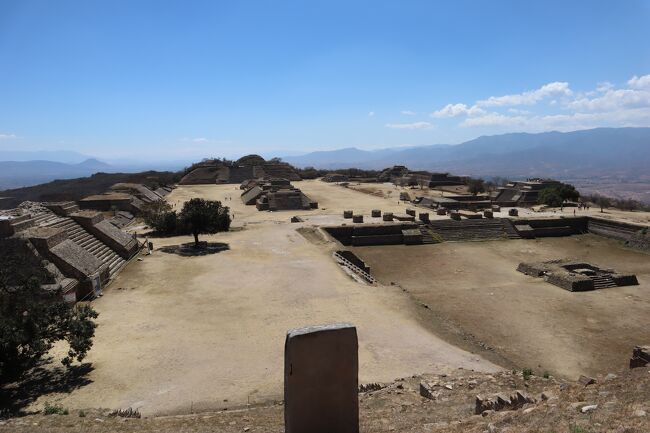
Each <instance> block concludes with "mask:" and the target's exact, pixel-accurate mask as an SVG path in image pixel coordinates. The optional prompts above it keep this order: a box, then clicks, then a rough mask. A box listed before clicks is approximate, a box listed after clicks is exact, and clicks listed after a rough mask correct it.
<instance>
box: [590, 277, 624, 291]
mask: <svg viewBox="0 0 650 433" xmlns="http://www.w3.org/2000/svg"><path fill="white" fill-rule="evenodd" d="M589 278H591V280H592V281H593V282H594V289H608V288H610V287H617V286H616V283H615V282H614V279H613V278H612V276H611V275H608V274H599V275H590V276H589Z"/></svg>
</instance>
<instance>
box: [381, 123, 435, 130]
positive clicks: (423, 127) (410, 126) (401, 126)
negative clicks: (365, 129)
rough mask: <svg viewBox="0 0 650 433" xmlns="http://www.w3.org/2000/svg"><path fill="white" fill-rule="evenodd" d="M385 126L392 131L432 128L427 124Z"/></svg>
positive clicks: (390, 124) (389, 124) (392, 124)
mask: <svg viewBox="0 0 650 433" xmlns="http://www.w3.org/2000/svg"><path fill="white" fill-rule="evenodd" d="M385 126H386V128H392V129H429V128H432V127H433V125H432V124H431V123H429V122H413V123H387V124H386V125H385Z"/></svg>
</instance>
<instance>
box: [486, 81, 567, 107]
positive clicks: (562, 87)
mask: <svg viewBox="0 0 650 433" xmlns="http://www.w3.org/2000/svg"><path fill="white" fill-rule="evenodd" d="M572 93H573V92H572V91H571V89H570V88H569V83H566V82H560V81H554V82H552V83H548V84H544V85H543V86H542V87H540V88H539V89H536V90H529V91H527V92H523V93H515V94H512V95H504V96H490V97H489V98H488V99H484V100H481V101H478V102H477V103H476V105H478V106H481V107H503V106H508V105H535V104H537V103H538V102H539V101H541V100H543V99H545V98H547V97H551V96H571V94H572Z"/></svg>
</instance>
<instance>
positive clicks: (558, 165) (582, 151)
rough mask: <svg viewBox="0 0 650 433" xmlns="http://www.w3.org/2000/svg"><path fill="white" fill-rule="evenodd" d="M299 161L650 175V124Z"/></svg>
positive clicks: (297, 159) (492, 172) (296, 160)
mask: <svg viewBox="0 0 650 433" xmlns="http://www.w3.org/2000/svg"><path fill="white" fill-rule="evenodd" d="M283 160H284V161H286V162H289V163H291V164H293V165H296V166H298V167H308V166H313V167H316V168H323V169H334V168H348V167H357V168H365V169H382V168H385V167H389V166H393V165H406V166H407V167H409V168H411V169H415V170H434V171H450V172H453V173H455V174H468V175H473V176H502V177H533V176H545V177H558V178H574V177H590V176H624V177H630V176H632V177H636V176H643V175H647V174H648V172H649V171H650V170H649V169H648V167H650V128H597V129H590V130H583V131H574V132H564V133H563V132H544V133H539V134H528V133H513V134H503V135H493V136H483V137H479V138H476V139H474V140H470V141H467V142H464V143H462V144H456V145H445V144H438V145H431V146H421V147H410V148H396V149H382V150H376V151H365V150H360V149H356V148H346V149H340V150H333V151H325V152H313V153H308V154H306V155H302V156H289V157H286V158H283Z"/></svg>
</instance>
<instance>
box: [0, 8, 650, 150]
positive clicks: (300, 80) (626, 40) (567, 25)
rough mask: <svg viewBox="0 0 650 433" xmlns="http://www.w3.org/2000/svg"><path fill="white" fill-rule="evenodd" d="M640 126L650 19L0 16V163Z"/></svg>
mask: <svg viewBox="0 0 650 433" xmlns="http://www.w3.org/2000/svg"><path fill="white" fill-rule="evenodd" d="M595 126H650V1H635V0H629V1H607V2H605V1H567V0H565V1H514V0H513V1H479V0H477V1H473V2H469V1H453V2H452V1H447V2H444V3H443V2H441V1H439V2H435V1H408V0H400V1H377V0H374V1H351V0H348V1H337V0H328V1H310V2H305V1H230V2H226V1H177V2H164V1H138V0H130V1H119V0H111V1H98V0H86V1H76V2H75V1H65V0H59V1H30V0H17V1H11V0H0V150H9V149H11V150H17V149H23V150H44V149H47V150H53V149H67V150H75V151H79V152H84V153H86V154H92V155H97V156H100V157H104V158H144V157H145V155H147V154H148V155H151V156H147V158H152V159H157V160H164V159H173V158H184V159H188V158H189V159H192V158H196V157H203V156H220V155H225V156H235V155H238V154H242V153H249V152H259V153H267V154H268V153H269V152H270V153H276V154H280V155H282V154H288V153H298V152H307V151H312V150H325V149H335V148H342V147H351V146H354V147H360V148H365V149H373V148H384V147H393V146H410V145H427V144H436V143H459V142H462V141H464V140H467V139H471V138H474V137H476V136H479V135H485V134H497V133H503V132H513V131H530V132H537V131H545V130H574V129H582V128H590V127H595Z"/></svg>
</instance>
